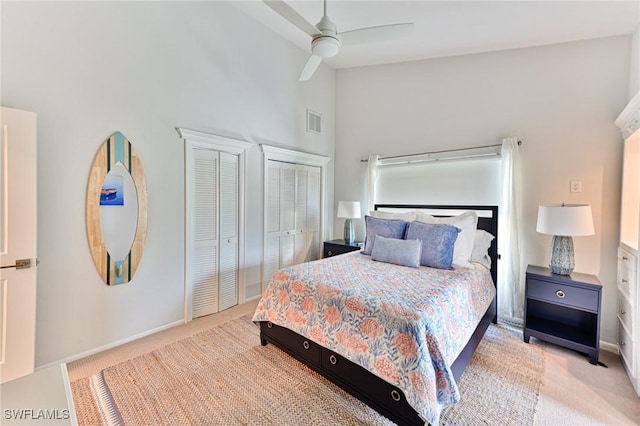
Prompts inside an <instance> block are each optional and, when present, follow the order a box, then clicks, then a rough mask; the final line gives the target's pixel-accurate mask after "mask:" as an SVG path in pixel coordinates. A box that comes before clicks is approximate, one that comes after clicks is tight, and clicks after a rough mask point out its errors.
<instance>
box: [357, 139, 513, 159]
mask: <svg viewBox="0 0 640 426" xmlns="http://www.w3.org/2000/svg"><path fill="white" fill-rule="evenodd" d="M520 145H522V141H521V140H519V141H518V146H520ZM499 146H500V147H501V146H502V144H494V145H483V146H473V147H471V148H458V149H448V150H444V151H431V152H422V153H420V154H405V155H392V156H389V157H380V158H379V160H392V159H394V158H408V157H418V156H421V155H426V156H429V155H438V154H447V153H454V152H461V151H472V150H476V149H483V148H497V147H499ZM360 162H362V163H367V162H369V159H368V158H364V159H361V160H360Z"/></svg>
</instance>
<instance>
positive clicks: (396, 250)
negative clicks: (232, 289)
mask: <svg viewBox="0 0 640 426" xmlns="http://www.w3.org/2000/svg"><path fill="white" fill-rule="evenodd" d="M421 252H422V242H421V241H420V240H400V239H397V238H385V237H383V236H381V235H378V236H376V240H375V242H374V243H373V250H371V259H373V260H377V261H380V262H386V263H394V264H396V265H402V266H410V267H412V268H418V267H420V254H421Z"/></svg>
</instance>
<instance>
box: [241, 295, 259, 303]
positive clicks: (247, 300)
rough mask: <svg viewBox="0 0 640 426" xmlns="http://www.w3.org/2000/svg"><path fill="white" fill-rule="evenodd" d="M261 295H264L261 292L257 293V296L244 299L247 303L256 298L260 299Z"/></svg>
mask: <svg viewBox="0 0 640 426" xmlns="http://www.w3.org/2000/svg"><path fill="white" fill-rule="evenodd" d="M261 297H262V295H261V294H259V295H257V296H253V297H249V298H245V299H244V301H245V303H246V302H252V301H254V300H258V299H260V298H261Z"/></svg>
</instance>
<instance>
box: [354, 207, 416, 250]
mask: <svg viewBox="0 0 640 426" xmlns="http://www.w3.org/2000/svg"><path fill="white" fill-rule="evenodd" d="M364 223H365V226H366V233H367V235H366V237H365V240H364V249H363V250H362V253H363V254H371V250H373V243H374V241H375V239H376V235H381V236H383V237H387V238H398V239H403V238H404V233H405V231H406V229H407V222H405V221H404V220H398V219H379V218H377V217H372V216H365V217H364Z"/></svg>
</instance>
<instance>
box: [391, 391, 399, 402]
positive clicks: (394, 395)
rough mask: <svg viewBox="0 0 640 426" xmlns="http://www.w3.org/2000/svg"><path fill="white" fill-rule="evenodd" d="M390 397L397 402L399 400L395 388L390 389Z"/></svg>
mask: <svg viewBox="0 0 640 426" xmlns="http://www.w3.org/2000/svg"><path fill="white" fill-rule="evenodd" d="M391 399H393V400H394V401H396V402H398V401H400V392H398V391H397V390H395V389H394V390H392V391H391Z"/></svg>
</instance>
